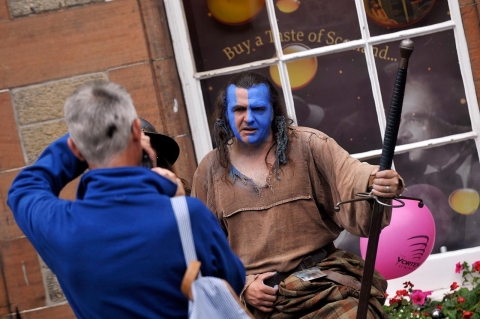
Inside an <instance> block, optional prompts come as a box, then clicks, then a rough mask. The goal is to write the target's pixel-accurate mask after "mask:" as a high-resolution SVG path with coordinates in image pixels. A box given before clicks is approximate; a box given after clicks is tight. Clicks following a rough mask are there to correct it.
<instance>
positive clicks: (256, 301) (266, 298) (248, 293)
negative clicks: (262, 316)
mask: <svg viewBox="0 0 480 319" xmlns="http://www.w3.org/2000/svg"><path fill="white" fill-rule="evenodd" d="M275 274H276V272H274V271H273V272H266V273H263V274H260V275H259V276H258V277H257V278H256V279H255V280H254V281H253V282H252V283H251V284H250V286H248V287H247V289H246V290H245V292H244V298H245V301H246V302H247V303H248V304H249V305H251V306H254V307H255V308H257V309H258V310H260V311H263V312H272V311H273V304H274V303H275V300H277V292H278V286H275V287H273V288H272V287H270V286H267V285H265V284H264V283H263V280H264V279H267V278H270V277H272V276H273V275H275Z"/></svg>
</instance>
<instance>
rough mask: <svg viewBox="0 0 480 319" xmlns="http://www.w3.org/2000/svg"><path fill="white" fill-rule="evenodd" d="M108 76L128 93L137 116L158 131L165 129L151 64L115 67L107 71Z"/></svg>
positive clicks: (161, 131)
mask: <svg viewBox="0 0 480 319" xmlns="http://www.w3.org/2000/svg"><path fill="white" fill-rule="evenodd" d="M108 78H109V79H110V81H112V82H116V83H118V84H120V85H121V86H123V87H124V88H125V89H126V90H127V92H128V93H130V95H131V96H132V100H133V104H134V105H135V109H136V110H137V114H138V116H140V117H142V118H144V119H146V120H147V121H149V122H150V123H152V125H153V126H155V128H156V129H157V131H159V132H160V133H163V132H165V131H166V129H165V125H164V123H163V122H162V118H161V116H160V112H159V109H158V102H157V93H156V90H155V84H154V81H153V75H152V69H151V64H149V63H144V64H140V65H134V66H129V67H125V68H120V69H115V70H112V71H110V72H108Z"/></svg>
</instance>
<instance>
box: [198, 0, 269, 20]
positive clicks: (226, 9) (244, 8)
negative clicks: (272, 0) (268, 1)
mask: <svg viewBox="0 0 480 319" xmlns="http://www.w3.org/2000/svg"><path fill="white" fill-rule="evenodd" d="M207 7H208V10H210V13H211V14H212V15H213V17H214V18H215V19H216V20H218V21H219V22H221V23H223V24H227V25H240V24H245V23H247V22H249V21H251V20H252V19H253V18H255V17H256V16H257V15H258V14H259V13H260V12H261V11H262V9H263V7H265V0H207Z"/></svg>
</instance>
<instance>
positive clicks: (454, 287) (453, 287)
mask: <svg viewBox="0 0 480 319" xmlns="http://www.w3.org/2000/svg"><path fill="white" fill-rule="evenodd" d="M458 287H460V286H459V285H458V284H457V282H456V281H454V282H453V284H451V285H450V289H451V290H455V289H457V288H458Z"/></svg>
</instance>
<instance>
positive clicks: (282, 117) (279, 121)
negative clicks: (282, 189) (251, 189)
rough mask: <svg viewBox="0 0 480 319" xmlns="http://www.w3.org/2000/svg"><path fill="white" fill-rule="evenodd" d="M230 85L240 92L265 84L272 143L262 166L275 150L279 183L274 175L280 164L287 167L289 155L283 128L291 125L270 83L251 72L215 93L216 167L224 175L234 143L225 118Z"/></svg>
mask: <svg viewBox="0 0 480 319" xmlns="http://www.w3.org/2000/svg"><path fill="white" fill-rule="evenodd" d="M232 84H233V85H234V86H236V87H238V88H243V89H249V88H251V87H254V86H257V85H260V84H265V85H266V86H267V88H268V92H269V96H270V104H271V105H272V108H273V121H272V124H271V128H272V132H273V135H274V139H273V144H272V146H271V147H270V149H269V151H268V153H267V155H266V156H265V163H266V164H268V162H267V158H268V154H269V153H270V151H272V150H275V163H274V172H275V177H276V178H277V179H279V176H278V171H279V167H280V164H283V165H284V164H286V163H287V157H288V151H289V143H288V132H287V128H288V126H289V125H291V124H292V123H293V121H292V120H291V119H290V118H289V117H288V115H287V110H286V108H285V104H284V103H283V99H282V97H281V96H280V95H279V94H278V91H277V89H276V88H275V87H274V86H273V84H272V82H271V81H270V80H269V79H268V78H266V77H265V76H263V75H262V74H260V73H257V72H253V71H245V72H242V73H239V74H237V75H235V76H234V77H232V78H231V79H230V80H229V81H228V82H227V83H226V84H225V86H224V87H223V88H222V90H221V91H220V92H219V94H218V97H217V100H216V102H215V110H216V118H217V120H216V122H215V124H214V132H213V138H214V141H215V144H216V148H217V156H218V160H219V161H220V165H222V167H224V168H225V172H226V173H227V172H229V171H230V155H229V152H228V146H229V145H232V144H233V143H234V134H233V131H232V128H231V127H230V124H229V122H228V118H227V89H228V87H229V86H230V85H232ZM224 176H225V175H224Z"/></svg>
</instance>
